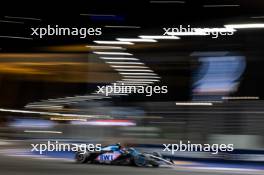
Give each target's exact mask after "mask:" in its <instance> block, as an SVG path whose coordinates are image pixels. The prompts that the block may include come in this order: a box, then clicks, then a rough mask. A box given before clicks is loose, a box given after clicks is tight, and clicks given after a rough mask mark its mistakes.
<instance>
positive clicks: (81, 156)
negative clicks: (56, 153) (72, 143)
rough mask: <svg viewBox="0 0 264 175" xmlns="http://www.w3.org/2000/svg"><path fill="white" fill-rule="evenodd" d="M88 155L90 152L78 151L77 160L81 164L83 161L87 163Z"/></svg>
mask: <svg viewBox="0 0 264 175" xmlns="http://www.w3.org/2000/svg"><path fill="white" fill-rule="evenodd" d="M88 157H89V154H88V153H81V152H77V153H76V154H75V161H76V162H77V163H80V164H82V163H87V161H88Z"/></svg>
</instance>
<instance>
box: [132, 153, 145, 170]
mask: <svg viewBox="0 0 264 175" xmlns="http://www.w3.org/2000/svg"><path fill="white" fill-rule="evenodd" d="M133 163H134V165H136V166H137V167H144V166H146V164H147V162H146V158H145V157H144V156H141V155H139V156H135V157H134V159H133Z"/></svg>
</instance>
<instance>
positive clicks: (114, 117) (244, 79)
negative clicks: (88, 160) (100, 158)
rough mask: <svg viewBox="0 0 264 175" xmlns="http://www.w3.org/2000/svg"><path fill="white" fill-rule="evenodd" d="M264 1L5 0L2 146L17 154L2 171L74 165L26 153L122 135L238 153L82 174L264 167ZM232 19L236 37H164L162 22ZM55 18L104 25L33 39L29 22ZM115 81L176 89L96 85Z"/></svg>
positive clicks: (0, 10)
mask: <svg viewBox="0 0 264 175" xmlns="http://www.w3.org/2000/svg"><path fill="white" fill-rule="evenodd" d="M263 9H264V2H263V1H261V0H236V1H235V0H234V1H230V0H221V1H219V0H210V1H208V0H195V1H194V0H184V1H147V0H141V1H129V0H123V1H121V0H89V1H84V0H77V1H74V2H61V3H60V2H57V3H55V2H53V1H49V0H47V1H40V2H34V3H31V2H26V1H18V2H15V1H13V0H11V1H8V2H5V3H4V4H2V5H1V6H0V15H1V16H0V98H1V100H0V149H1V150H0V153H1V154H3V155H1V156H7V157H10V156H11V157H12V158H6V159H4V160H5V161H0V162H1V164H2V165H3V166H1V167H3V168H0V172H1V171H2V172H3V174H14V173H15V172H17V171H19V170H18V169H20V170H21V172H23V173H25V172H27V173H29V174H30V173H32V174H37V173H40V172H37V171H39V170H43V171H42V172H41V173H43V174H45V173H56V172H57V173H59V174H67V173H68V174H73V173H75V168H76V165H74V164H69V165H67V164H66V165H67V166H68V167H67V168H66V170H65V164H63V163H61V162H62V161H61V159H58V160H57V159H56V161H55V162H52V163H51V162H49V161H51V160H50V159H48V161H46V162H45V163H41V162H35V161H36V160H35V159H34V161H32V159H30V160H27V161H26V160H24V159H23V160H22V161H21V157H31V158H32V157H34V158H38V159H37V160H38V161H42V159H44V158H45V159H47V157H49V158H64V159H69V160H71V159H72V158H73V155H72V154H71V153H56V154H54V153H48V152H47V153H46V154H45V155H44V156H43V155H42V156H41V155H37V154H34V153H32V152H30V149H31V147H30V144H32V143H45V142H47V141H48V140H59V141H60V142H63V143H76V142H78V143H102V144H113V143H117V142H121V143H122V144H124V145H127V146H134V147H137V148H139V149H141V150H143V151H150V152H152V151H153V150H157V151H162V148H163V147H162V144H164V143H178V142H179V141H180V140H182V141H185V142H187V141H188V140H189V141H191V142H192V143H200V144H205V143H208V144H214V143H216V144H217V143H219V144H234V148H235V150H234V151H233V152H220V153H219V154H217V155H212V154H211V153H210V152H209V153H208V152H177V153H175V154H174V155H171V154H168V153H167V154H166V156H168V157H171V158H173V159H174V160H175V163H176V165H177V166H178V168H176V170H173V171H168V170H158V171H153V170H149V169H147V170H145V169H140V170H136V169H129V168H128V169H126V168H124V167H122V168H121V170H117V169H119V167H115V168H112V167H106V168H105V167H104V168H102V169H101V170H98V167H97V168H96V167H93V166H81V165H78V166H77V167H78V168H79V170H76V171H77V172H78V173H80V174H81V173H85V172H87V171H90V172H93V173H94V174H104V173H106V172H107V173H108V174H109V172H110V174H111V173H115V174H118V173H124V172H130V173H132V172H134V173H136V172H137V173H141V174H155V173H158V174H178V173H179V174H180V173H182V174H192V173H193V174H199V173H203V174H204V173H208V174H212V173H213V174H218V173H219V171H221V173H227V174H228V173H244V174H245V173H246V174H247V173H248V174H254V173H256V174H257V173H263V163H264V127H263V126H264V117H263V114H264V108H263V107H264V102H263V100H262V99H263V96H264V91H263V88H264V83H263V80H264V76H263V71H262V70H263V66H264V62H263V56H264V52H263V49H264V45H263V39H264V30H263V29H264V13H263ZM234 24H236V25H237V26H235V27H234V29H235V32H234V34H233V35H227V36H221V35H219V36H218V37H217V38H212V37H211V36H204V35H196V34H194V35H189V34H188V33H184V32H182V33H178V35H176V36H177V37H179V38H175V37H171V38H170V36H169V37H167V38H166V37H164V36H163V34H164V29H163V28H177V27H179V26H180V25H182V26H188V25H190V26H191V27H197V28H225V27H226V26H225V25H234ZM47 25H59V26H60V27H78V28H82V27H86V28H89V27H94V28H95V27H100V28H102V35H100V36H87V38H84V39H81V38H79V37H78V36H45V37H44V38H42V39H41V38H38V37H35V36H31V32H32V30H31V29H30V28H32V27H33V28H36V27H46V26H47ZM146 38H147V39H149V40H144V39H146ZM122 41H125V42H129V43H122ZM113 83H125V84H127V85H132V86H133V85H136V86H138V85H140V86H141V85H142V86H148V85H150V86H167V87H168V93H166V94H154V93H153V95H152V96H146V94H135V93H130V94H110V95H109V96H105V95H104V94H97V93H96V91H97V90H98V86H106V85H111V84H113ZM13 156H18V157H19V158H20V159H17V158H14V157H13ZM52 161H53V160H52ZM19 162H20V163H21V162H23V163H21V164H20V163H19ZM18 164H20V165H18ZM24 165H28V166H30V165H32V166H33V165H35V166H36V168H35V169H33V168H29V167H28V168H27V169H24V168H25V167H26V166H24ZM16 166H18V167H17V169H16V170H14V169H13V168H12V167H16ZM80 166H81V167H80ZM4 167H5V168H4ZM50 167H52V169H49V168H50ZM62 169H63V170H64V171H62ZM178 170H180V171H178ZM246 170H247V171H246ZM200 171H202V172H200Z"/></svg>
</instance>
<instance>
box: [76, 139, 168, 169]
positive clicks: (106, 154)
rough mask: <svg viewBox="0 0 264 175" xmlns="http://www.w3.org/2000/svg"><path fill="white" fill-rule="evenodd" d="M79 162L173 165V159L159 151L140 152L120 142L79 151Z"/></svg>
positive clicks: (77, 160) (77, 158)
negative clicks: (99, 149)
mask: <svg viewBox="0 0 264 175" xmlns="http://www.w3.org/2000/svg"><path fill="white" fill-rule="evenodd" d="M75 160H76V162H77V163H91V164H111V165H134V166H138V167H146V166H153V167H159V166H160V165H162V164H166V165H173V163H172V161H169V160H166V159H164V158H163V157H162V156H161V155H160V154H159V153H157V152H154V153H153V154H148V153H140V152H138V151H137V150H136V149H134V148H122V147H121V146H120V144H115V145H108V146H105V147H103V148H102V149H101V151H99V152H86V153H82V152H77V153H76V155H75Z"/></svg>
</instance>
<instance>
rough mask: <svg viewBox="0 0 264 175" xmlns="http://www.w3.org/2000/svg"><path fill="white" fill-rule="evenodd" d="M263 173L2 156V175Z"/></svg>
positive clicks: (204, 174)
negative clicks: (93, 163)
mask: <svg viewBox="0 0 264 175" xmlns="http://www.w3.org/2000/svg"><path fill="white" fill-rule="evenodd" d="M262 173H263V172H245V171H241V172H239V171H235V172H230V171H220V172H216V171H215V170H210V171H208V170H206V171H205V170H199V169H195V170H191V169H185V168H182V167H175V168H164V167H162V168H152V167H151V168H139V167H129V166H111V165H89V164H76V163H74V162H72V161H62V160H52V159H44V160H42V159H35V158H32V157H12V156H11V157H10V156H5V155H0V174H1V175H53V174H54V175H82V174H83V175H84V174H85V175H87V174H90V175H134V174H135V175H172V174H173V175H225V174H226V175H231V174H250V175H254V174H262Z"/></svg>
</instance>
